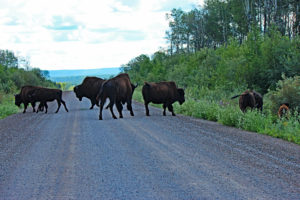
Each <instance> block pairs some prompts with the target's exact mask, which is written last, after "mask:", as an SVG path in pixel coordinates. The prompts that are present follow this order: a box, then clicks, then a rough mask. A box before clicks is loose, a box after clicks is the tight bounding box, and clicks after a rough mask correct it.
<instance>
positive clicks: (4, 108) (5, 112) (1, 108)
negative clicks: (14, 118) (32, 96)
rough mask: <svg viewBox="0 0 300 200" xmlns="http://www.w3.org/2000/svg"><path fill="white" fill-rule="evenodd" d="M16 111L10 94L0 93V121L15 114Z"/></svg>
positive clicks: (16, 108)
mask: <svg viewBox="0 0 300 200" xmlns="http://www.w3.org/2000/svg"><path fill="white" fill-rule="evenodd" d="M18 111H19V108H18V107H17V106H16V105H15V104H14V96H13V95H12V94H1V93H0V119H3V118H5V117H7V116H9V115H11V114H14V113H17V112H18Z"/></svg>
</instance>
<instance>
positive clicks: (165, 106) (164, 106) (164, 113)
mask: <svg viewBox="0 0 300 200" xmlns="http://www.w3.org/2000/svg"><path fill="white" fill-rule="evenodd" d="M166 108H167V105H166V104H163V109H164V111H163V115H164V116H166Z"/></svg>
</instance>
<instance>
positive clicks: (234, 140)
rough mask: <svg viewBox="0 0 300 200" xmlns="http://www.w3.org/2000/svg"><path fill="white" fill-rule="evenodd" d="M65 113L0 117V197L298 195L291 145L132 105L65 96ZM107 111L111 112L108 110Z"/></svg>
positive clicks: (297, 149)
mask: <svg viewBox="0 0 300 200" xmlns="http://www.w3.org/2000/svg"><path fill="white" fill-rule="evenodd" d="M63 99H64V100H65V101H66V104H67V107H68V108H69V112H68V113H67V112H66V111H65V110H64V109H63V107H61V109H60V111H59V112H58V113H57V114H55V113H54V112H55V110H56V108H57V106H56V103H55V102H54V103H49V110H48V114H44V113H37V114H36V113H32V110H31V108H30V109H28V112H27V113H25V114H22V113H19V114H15V115H12V116H9V117H7V118H6V119H3V120H0V200H10V199H11V200H20V199H21V200H22V199H26V200H27V199H59V200H65V199H139V200H141V199H172V200H175V199H189V200H190V199H230V200H232V199H300V146H299V145H295V144H292V143H289V142H286V141H282V140H279V139H275V138H271V137H268V136H264V135H258V134H255V133H251V132H246V131H241V130H239V129H235V128H230V127H225V126H222V125H219V124H217V123H214V122H209V121H205V120H199V119H194V118H191V117H184V116H176V117H172V116H170V113H167V114H168V116H166V117H164V116H162V110H161V109H160V110H159V109H157V108H150V114H151V116H150V117H146V116H145V110H144V106H143V105H142V104H140V103H134V104H133V110H134V112H135V116H134V117H131V116H130V114H129V112H128V111H127V110H125V111H124V112H123V113H124V118H123V119H117V120H114V119H112V118H111V114H110V112H109V110H104V111H103V119H104V120H103V121H99V120H98V114H99V109H98V107H97V108H96V109H95V108H94V110H89V107H90V102H89V101H88V100H87V99H84V100H83V101H82V102H79V101H78V100H77V99H76V98H75V95H74V93H72V92H65V93H64V95H63ZM116 113H117V112H116Z"/></svg>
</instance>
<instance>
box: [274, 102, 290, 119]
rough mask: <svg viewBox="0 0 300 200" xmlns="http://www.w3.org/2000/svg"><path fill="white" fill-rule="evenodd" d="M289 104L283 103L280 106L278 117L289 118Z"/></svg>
mask: <svg viewBox="0 0 300 200" xmlns="http://www.w3.org/2000/svg"><path fill="white" fill-rule="evenodd" d="M289 107H290V104H289V103H283V104H281V105H280V107H279V109H278V113H277V115H278V117H279V118H282V117H285V118H286V119H288V118H289V112H290V108H289Z"/></svg>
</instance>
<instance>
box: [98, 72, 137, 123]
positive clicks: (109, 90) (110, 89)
mask: <svg viewBox="0 0 300 200" xmlns="http://www.w3.org/2000/svg"><path fill="white" fill-rule="evenodd" d="M135 87H136V86H134V85H133V84H132V83H131V82H130V78H129V76H128V74H126V73H122V74H119V75H117V76H116V77H114V78H111V79H109V80H106V81H104V82H103V84H102V87H101V89H100V91H99V93H98V96H97V101H101V102H100V113H99V120H102V110H103V106H104V103H105V101H106V99H107V98H109V101H110V102H109V104H108V106H107V108H110V112H111V114H112V117H113V118H114V119H117V117H116V116H115V114H114V112H113V106H114V104H116V107H117V110H118V112H119V116H120V118H123V115H122V109H123V106H122V104H125V103H127V109H128V110H129V111H130V115H131V116H134V114H133V111H132V106H131V101H132V94H133V92H134V89H135Z"/></svg>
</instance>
